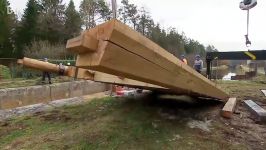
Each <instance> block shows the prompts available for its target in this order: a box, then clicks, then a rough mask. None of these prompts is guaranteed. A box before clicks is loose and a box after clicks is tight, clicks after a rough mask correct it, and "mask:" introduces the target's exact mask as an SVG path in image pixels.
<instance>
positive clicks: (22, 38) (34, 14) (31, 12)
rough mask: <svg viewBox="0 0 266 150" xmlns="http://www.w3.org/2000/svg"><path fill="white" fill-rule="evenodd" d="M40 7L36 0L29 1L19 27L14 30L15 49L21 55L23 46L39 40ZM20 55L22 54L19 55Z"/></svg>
mask: <svg viewBox="0 0 266 150" xmlns="http://www.w3.org/2000/svg"><path fill="white" fill-rule="evenodd" d="M39 11H40V7H39V5H38V3H37V2H36V0H29V1H28V3H27V6H26V9H25V10H24V14H23V16H22V19H21V23H20V26H18V27H17V29H16V49H17V50H20V51H21V53H23V50H24V48H25V46H29V45H30V44H31V42H32V41H33V40H37V39H39V30H38V15H39ZM20 55H22V54H20Z"/></svg>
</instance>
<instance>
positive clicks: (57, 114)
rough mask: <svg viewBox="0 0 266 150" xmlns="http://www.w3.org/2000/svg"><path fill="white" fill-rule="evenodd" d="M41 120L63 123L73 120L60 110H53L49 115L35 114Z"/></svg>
mask: <svg viewBox="0 0 266 150" xmlns="http://www.w3.org/2000/svg"><path fill="white" fill-rule="evenodd" d="M35 115H37V116H39V117H40V118H41V120H43V121H52V122H54V121H62V122H67V121H69V120H71V119H72V118H71V117H70V115H69V114H68V113H67V112H64V111H58V110H53V111H51V112H48V113H43V114H42V113H40V114H35Z"/></svg>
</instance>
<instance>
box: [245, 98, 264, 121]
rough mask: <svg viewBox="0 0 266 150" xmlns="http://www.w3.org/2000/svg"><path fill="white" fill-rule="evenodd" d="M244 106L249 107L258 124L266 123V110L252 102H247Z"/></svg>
mask: <svg viewBox="0 0 266 150" xmlns="http://www.w3.org/2000/svg"><path fill="white" fill-rule="evenodd" d="M244 104H245V105H246V106H247V107H248V109H249V110H250V112H251V114H252V115H253V116H254V119H255V121H256V122H260V123H262V122H264V123H265V122H266V110H265V109H263V108H262V107H260V106H259V105H258V104H256V103H255V102H253V101H252V100H245V101H244Z"/></svg>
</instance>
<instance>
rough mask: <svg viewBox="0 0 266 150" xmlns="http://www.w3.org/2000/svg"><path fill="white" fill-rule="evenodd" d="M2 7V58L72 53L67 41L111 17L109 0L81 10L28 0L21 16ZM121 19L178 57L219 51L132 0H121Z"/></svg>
mask: <svg viewBox="0 0 266 150" xmlns="http://www.w3.org/2000/svg"><path fill="white" fill-rule="evenodd" d="M0 10H1V11H0V58H11V57H13V58H14V57H16V58H18V57H22V56H24V55H32V56H33V57H41V56H42V57H49V56H48V55H50V56H51V57H53V56H54V57H62V56H63V55H64V56H66V55H69V57H73V56H72V55H71V54H65V53H64V45H65V44H66V41H67V40H68V39H70V38H72V37H75V36H77V35H79V34H80V32H81V31H82V30H84V29H90V28H93V27H95V26H96V25H97V24H100V23H102V22H105V21H108V20H110V19H111V18H112V11H111V8H110V3H108V2H107V1H105V0H82V1H81V3H80V6H79V11H77V10H76V8H75V5H74V2H73V0H70V2H69V3H68V4H64V3H63V0H28V2H27V6H26V8H25V9H24V12H23V14H22V16H21V17H18V14H15V13H14V12H13V11H12V10H11V8H10V3H9V2H8V0H0ZM118 19H119V20H120V21H121V22H123V23H125V24H127V25H129V26H130V27H132V28H133V29H135V30H136V31H138V32H140V33H141V34H143V35H144V36H146V37H148V38H149V39H151V40H152V41H154V42H156V43H157V44H159V45H160V46H161V47H163V48H165V49H166V50H167V51H169V52H170V53H172V54H173V55H175V56H177V57H179V55H180V54H200V55H204V54H205V52H206V51H217V50H216V48H215V47H214V46H211V45H208V46H207V47H205V46H204V45H203V44H201V43H200V42H198V41H197V40H194V39H190V38H188V37H187V36H186V35H185V34H184V33H183V32H182V33H179V32H178V31H177V29H175V28H168V29H164V28H163V27H161V25H160V24H159V23H156V22H155V21H154V20H153V18H152V17H151V15H150V13H149V12H148V11H147V10H146V9H145V8H144V7H141V8H139V7H138V6H137V5H135V4H133V3H130V2H129V0H122V1H121V4H120V5H119V7H118ZM63 53H64V54H63ZM61 54H62V55H61ZM43 55H45V56H43Z"/></svg>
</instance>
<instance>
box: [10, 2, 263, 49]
mask: <svg viewBox="0 0 266 150" xmlns="http://www.w3.org/2000/svg"><path fill="white" fill-rule="evenodd" d="M9 1H10V3H11V8H12V9H13V10H14V11H15V12H20V13H23V9H24V8H25V5H26V2H27V0H9ZM80 1H81V0H74V2H75V5H76V7H77V8H78V6H79V4H80ZM110 1H111V0H110ZM117 1H118V3H119V2H120V0H117ZM64 2H65V3H66V4H67V3H68V2H69V0H64ZM129 2H131V3H134V4H136V5H138V6H139V7H142V6H144V7H145V8H146V9H147V10H148V11H149V12H150V13H151V16H152V18H153V19H154V20H155V21H156V22H159V23H160V24H162V26H163V27H165V28H167V27H170V26H171V27H175V28H177V30H178V31H179V32H180V33H181V32H185V34H186V35H187V36H188V37H190V38H193V39H195V40H198V41H199V42H201V43H203V44H205V45H207V44H212V45H214V46H215V47H216V48H218V50H219V51H239V50H247V48H246V47H245V38H244V35H245V34H246V11H242V10H240V9H239V2H240V0H162V1H159V0H158V1H155V0H129ZM265 15H266V1H265V0H258V5H257V6H256V7H255V8H253V9H252V10H251V11H250V33H249V34H250V35H249V38H250V40H251V42H252V46H251V47H250V49H252V50H261V49H266V19H265Z"/></svg>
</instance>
